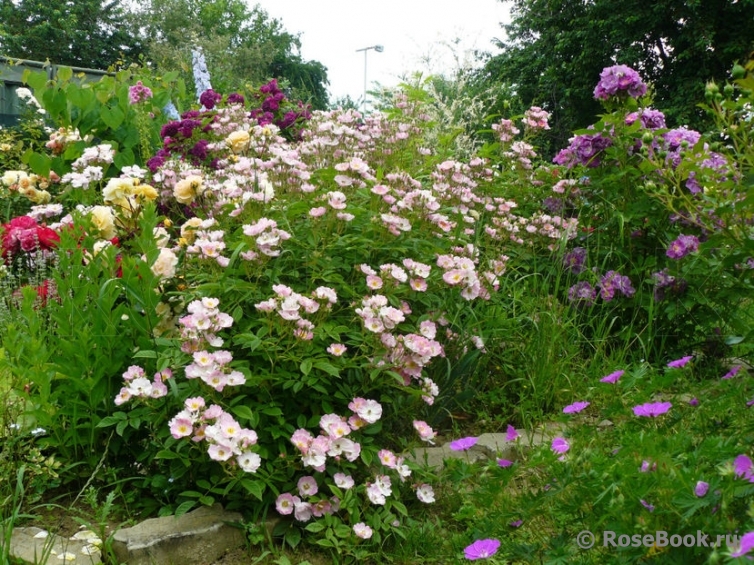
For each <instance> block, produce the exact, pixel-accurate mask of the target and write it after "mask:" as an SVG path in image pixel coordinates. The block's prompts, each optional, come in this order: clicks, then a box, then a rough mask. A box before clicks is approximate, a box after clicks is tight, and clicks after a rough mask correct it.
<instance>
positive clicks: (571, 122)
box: [484, 0, 754, 154]
mask: <svg viewBox="0 0 754 565" xmlns="http://www.w3.org/2000/svg"><path fill="white" fill-rule="evenodd" d="M510 4H511V6H512V16H513V20H512V22H511V23H510V24H508V25H505V26H504V28H505V30H506V32H507V37H508V39H507V40H506V41H504V42H501V47H503V49H504V51H503V53H502V54H500V55H497V56H495V57H492V58H491V59H490V60H489V61H488V62H487V64H486V66H485V69H484V76H485V77H488V80H489V81H492V82H498V81H504V82H508V83H510V84H512V85H513V87H514V88H515V90H516V92H517V94H518V95H519V96H520V97H521V100H522V101H523V103H524V105H525V106H529V105H538V106H542V107H544V108H545V109H546V110H548V111H550V112H552V114H553V119H552V131H551V132H550V135H549V136H548V138H549V140H550V144H548V146H547V147H546V154H553V153H554V152H555V151H557V149H558V148H559V147H562V146H564V145H565V144H566V143H567V140H568V138H569V137H570V135H571V131H572V130H574V129H578V128H582V127H585V126H586V125H587V124H589V123H592V121H593V120H594V117H595V115H596V114H597V113H598V112H599V110H600V108H599V105H598V104H597V103H596V102H595V101H594V99H593V96H592V92H593V88H594V85H595V84H596V82H597V80H598V78H599V74H600V71H601V70H602V68H603V67H605V66H606V65H608V64H609V62H611V61H614V62H616V63H620V64H625V65H628V66H630V67H632V68H635V69H639V70H640V72H641V73H642V75H643V76H644V78H645V79H646V80H647V81H648V82H650V83H651V84H652V85H653V87H654V91H655V93H656V97H655V103H656V104H657V107H658V108H659V109H660V110H662V111H663V112H665V113H666V115H667V116H668V123H669V124H676V125H682V124H687V125H689V126H690V127H694V128H706V125H708V123H709V122H706V120H705V118H706V117H705V115H704V114H703V113H701V112H700V111H699V110H698V108H697V104H698V102H699V100H700V99H701V96H702V93H703V89H702V85H703V84H704V83H705V82H706V81H709V80H717V81H722V80H724V78H725V76H726V74H727V72H728V70H729V69H730V68H731V67H732V65H733V63H734V62H736V61H739V62H740V61H743V60H744V59H745V57H746V55H747V53H749V51H750V50H751V49H752V48H753V47H754V44H752V38H751V33H750V32H749V29H748V23H747V22H749V21H751V19H752V17H754V6H752V4H751V3H749V2H728V1H726V0H714V1H706V2H684V1H681V0H678V1H673V2H665V3H663V4H661V5H660V4H651V5H647V4H645V3H642V2H635V1H633V0H597V1H595V2H581V1H577V0H574V1H566V2H561V1H555V0H516V1H514V2H510Z"/></svg>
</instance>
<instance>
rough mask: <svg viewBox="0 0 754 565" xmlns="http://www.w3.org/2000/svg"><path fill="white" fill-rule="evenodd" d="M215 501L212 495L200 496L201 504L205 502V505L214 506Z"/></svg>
mask: <svg viewBox="0 0 754 565" xmlns="http://www.w3.org/2000/svg"><path fill="white" fill-rule="evenodd" d="M214 503H215V499H214V498H212V497H211V496H202V497H199V504H203V505H204V506H212V505H213V504H214Z"/></svg>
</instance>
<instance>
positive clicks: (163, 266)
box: [152, 248, 178, 279]
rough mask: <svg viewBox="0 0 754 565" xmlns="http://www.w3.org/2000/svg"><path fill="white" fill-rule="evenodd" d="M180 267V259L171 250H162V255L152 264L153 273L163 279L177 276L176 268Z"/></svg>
mask: <svg viewBox="0 0 754 565" xmlns="http://www.w3.org/2000/svg"><path fill="white" fill-rule="evenodd" d="M177 266H178V257H176V255H175V253H173V252H172V251H171V250H170V249H167V248H162V249H160V254H159V255H158V256H157V259H156V260H155V262H154V263H153V264H152V272H153V273H154V274H155V275H156V276H158V277H160V278H161V279H170V278H173V277H174V276H175V268H176V267H177Z"/></svg>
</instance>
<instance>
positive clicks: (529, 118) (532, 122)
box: [523, 106, 550, 130]
mask: <svg viewBox="0 0 754 565" xmlns="http://www.w3.org/2000/svg"><path fill="white" fill-rule="evenodd" d="M549 119H550V113H549V112H546V111H545V110H543V109H542V108H540V107H539V106H532V107H531V108H529V109H528V110H526V112H524V120H523V121H524V125H525V126H526V127H528V128H529V129H532V130H537V129H550V125H549V124H548V123H547V122H548V120H549Z"/></svg>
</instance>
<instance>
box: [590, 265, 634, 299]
mask: <svg viewBox="0 0 754 565" xmlns="http://www.w3.org/2000/svg"><path fill="white" fill-rule="evenodd" d="M598 286H599V289H600V296H602V300H604V301H605V302H609V301H610V300H612V299H613V296H615V292H616V291H618V292H620V293H621V294H622V295H623V296H626V297H628V298H630V297H632V296H633V295H634V293H635V292H636V290H635V289H634V287H633V286H631V279H629V278H628V277H626V276H623V275H621V274H620V273H618V272H617V271H608V272H607V273H605V275H604V276H603V277H602V278H601V279H600V282H599V285H598Z"/></svg>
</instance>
